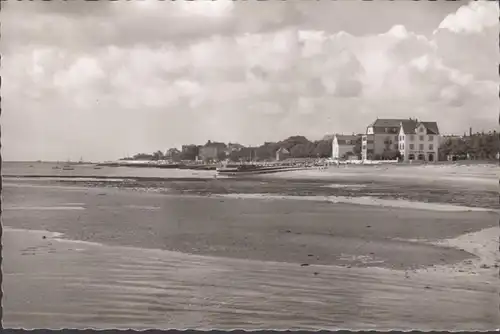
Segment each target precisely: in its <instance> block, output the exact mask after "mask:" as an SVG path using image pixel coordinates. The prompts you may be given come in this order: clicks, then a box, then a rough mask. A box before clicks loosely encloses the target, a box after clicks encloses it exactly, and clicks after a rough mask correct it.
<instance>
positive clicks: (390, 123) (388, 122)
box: [368, 118, 407, 128]
mask: <svg viewBox="0 0 500 334" xmlns="http://www.w3.org/2000/svg"><path fill="white" fill-rule="evenodd" d="M403 121H407V119H396V118H385V119H384V118H378V119H377V120H376V121H375V122H373V123H372V124H370V125H368V126H373V127H383V128H393V127H394V128H396V127H399V126H400V124H401V122H403Z"/></svg>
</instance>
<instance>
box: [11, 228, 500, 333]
mask: <svg viewBox="0 0 500 334" xmlns="http://www.w3.org/2000/svg"><path fill="white" fill-rule="evenodd" d="M42 236H47V238H46V239H43V238H42ZM3 273H4V283H3V284H4V285H3V291H4V298H3V307H4V317H3V324H4V326H6V327H23V328H63V327H70V328H88V327H94V328H129V327H132V328H137V329H139V328H198V329H211V328H218V329H234V328H245V329H257V328H260V329H264V328H271V329H309V330H314V329H339V328H349V329H367V328H377V329H422V330H425V329H428V330H430V329H443V330H453V329H457V330H458V329H483V330H486V329H492V328H495V327H497V326H498V324H499V323H500V322H499V320H500V319H499V315H498V309H497V307H498V305H497V299H498V288H495V286H492V285H486V284H482V283H481V281H480V280H477V279H458V278H457V277H454V276H453V275H449V276H446V275H444V276H443V275H432V274H426V273H423V274H413V273H412V272H410V274H409V275H407V276H406V277H405V274H404V273H403V272H394V271H390V270H383V269H375V268H373V269H370V268H341V267H335V266H308V267H301V266H300V265H297V264H286V263H275V262H260V261H245V260H234V259H224V258H213V257H203V256H194V255H186V254H181V253H175V252H168V251H159V250H142V249H137V248H126V247H109V246H104V245H98V244H92V243H87V244H82V243H74V242H71V241H68V240H55V239H53V237H52V236H51V235H50V234H49V233H47V232H41V231H40V232H37V231H31V232H26V231H22V230H6V231H5V234H4V264H3Z"/></svg>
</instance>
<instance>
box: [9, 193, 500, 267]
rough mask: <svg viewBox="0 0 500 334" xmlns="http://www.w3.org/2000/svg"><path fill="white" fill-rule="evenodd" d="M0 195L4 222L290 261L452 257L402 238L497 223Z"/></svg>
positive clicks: (183, 199) (314, 205)
mask: <svg viewBox="0 0 500 334" xmlns="http://www.w3.org/2000/svg"><path fill="white" fill-rule="evenodd" d="M4 195H5V204H4V205H5V208H6V210H5V211H4V213H3V223H4V225H5V226H9V227H14V228H25V229H45V230H49V231H54V232H61V233H64V234H65V235H66V236H67V237H68V238H71V239H77V240H84V241H95V242H100V243H104V244H109V245H117V246H134V247H143V248H156V249H165V250H171V251H180V252H184V253H191V254H203V255H213V256H221V257H234V258H241V259H254V260H271V261H280V262H291V263H299V264H301V263H304V262H307V263H315V264H335V265H340V264H343V265H351V266H381V267H387V268H394V269H404V268H418V267H420V266H428V265H433V264H438V263H441V262H443V261H445V262H458V261H461V260H464V259H466V258H470V256H471V255H470V254H468V253H466V252H462V251H458V250H454V249H449V248H442V247H436V246H433V245H428V244H414V243H408V242H405V241H404V240H401V239H414V238H425V239H433V240H439V239H445V238H453V237H456V236H459V235H461V234H463V233H466V232H472V231H478V230H480V229H482V228H487V227H492V226H496V225H497V223H498V215H497V214H496V213H493V212H487V211H485V212H483V211H478V210H476V211H466V212H463V211H436V210H422V209H414V208H411V209H409V208H395V207H392V208H387V207H380V206H371V205H353V204H344V203H332V202H331V201H326V200H320V201H317V200H314V201H313V200H310V199H309V200H303V199H304V198H306V197H294V198H290V197H286V198H285V199H281V198H274V199H272V200H267V199H264V200H262V199H259V198H255V199H238V198H220V197H218V196H210V197H207V196H193V195H192V196H178V195H163V194H157V193H142V192H133V191H122V190H120V189H112V188H111V189H109V188H104V189H101V188H91V189H85V188H73V187H68V188H64V187H60V188H52V187H50V186H47V187H37V188H32V187H25V188H23V187H12V188H11V187H6V188H5V191H4ZM306 199H307V198H306ZM68 203H69V204H68ZM74 203H79V204H78V205H74ZM82 208H83V209H82ZM395 250H397V252H395ZM343 254H348V255H349V256H353V259H352V260H345V259H343V258H342V255H343ZM362 256H368V257H370V258H371V260H370V261H366V260H360V258H359V257H362Z"/></svg>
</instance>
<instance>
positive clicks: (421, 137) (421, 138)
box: [396, 135, 434, 141]
mask: <svg viewBox="0 0 500 334" xmlns="http://www.w3.org/2000/svg"><path fill="white" fill-rule="evenodd" d="M428 138H429V141H433V140H434V136H432V135H429V136H428ZM418 139H419V140H420V141H424V140H425V136H422V135H420V136H418ZM396 140H398V138H397V137H396ZM402 140H405V136H399V141H402ZM414 140H415V135H410V141H414Z"/></svg>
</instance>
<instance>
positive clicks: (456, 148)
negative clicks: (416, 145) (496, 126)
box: [439, 131, 500, 160]
mask: <svg viewBox="0 0 500 334" xmlns="http://www.w3.org/2000/svg"><path fill="white" fill-rule="evenodd" d="M499 150H500V140H499V135H498V133H497V132H496V131H493V132H488V133H484V132H483V133H476V134H472V135H469V136H463V137H449V138H446V139H445V140H444V142H443V144H442V145H441V146H440V148H439V151H440V155H442V156H444V157H446V156H457V157H460V158H463V159H465V158H468V159H476V160H483V159H486V160H488V159H496V155H497V153H498V152H499Z"/></svg>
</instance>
